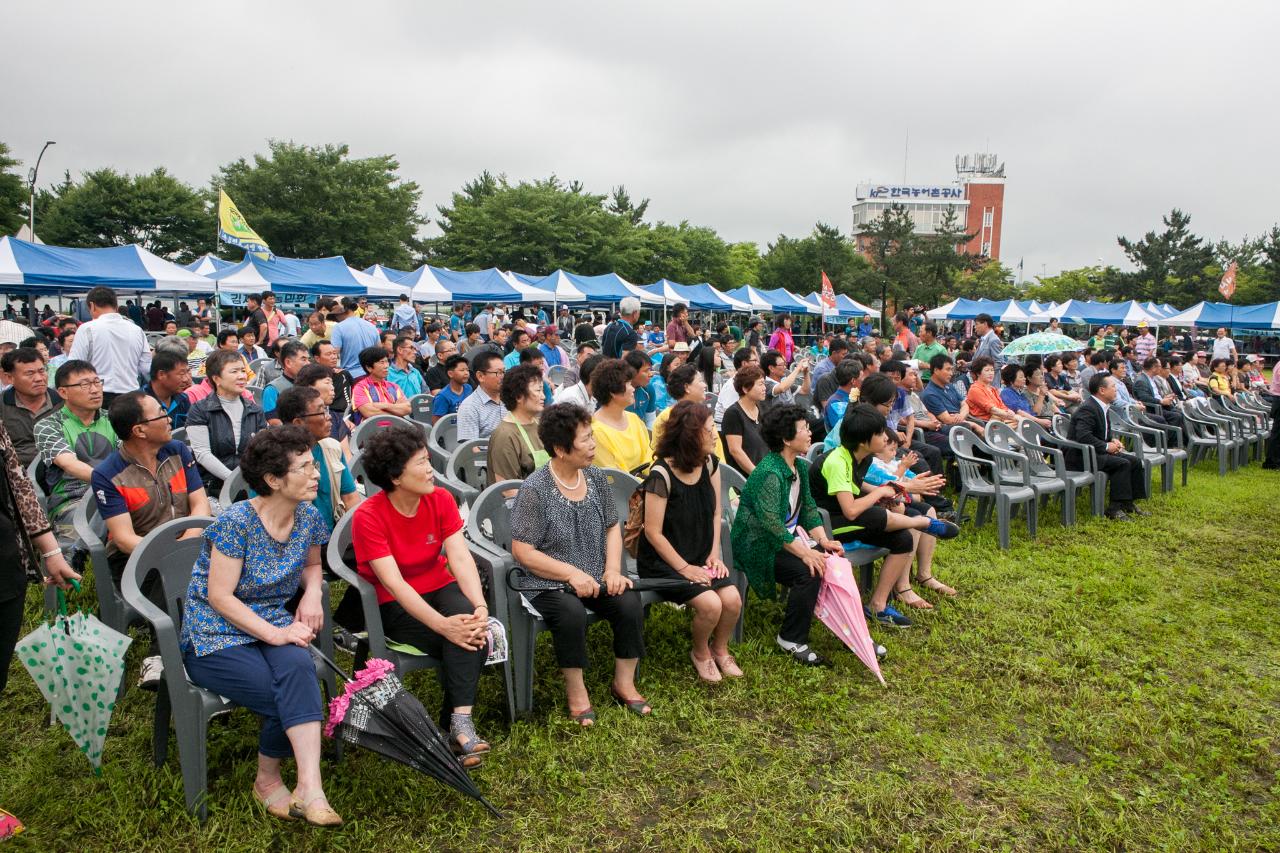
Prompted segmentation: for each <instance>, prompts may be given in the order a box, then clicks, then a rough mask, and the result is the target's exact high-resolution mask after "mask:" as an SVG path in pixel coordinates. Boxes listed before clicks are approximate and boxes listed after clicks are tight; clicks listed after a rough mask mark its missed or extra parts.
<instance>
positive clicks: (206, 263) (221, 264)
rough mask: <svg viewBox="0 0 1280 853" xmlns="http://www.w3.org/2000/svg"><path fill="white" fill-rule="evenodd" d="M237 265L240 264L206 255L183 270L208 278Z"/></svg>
mask: <svg viewBox="0 0 1280 853" xmlns="http://www.w3.org/2000/svg"><path fill="white" fill-rule="evenodd" d="M236 263H238V262H237V261H228V260H224V259H223V258H220V257H218V256H217V255H212V254H204V255H201V256H200V257H198V258H196V259H195V260H194V261H192V262H191V263H189V264H187V265H186V266H184V267H183V269H186V270H190V271H191V272H193V273H196V274H197V275H205V276H207V275H208V274H209V273H213V272H217V271H218V270H225V269H226V268H227V267H234V266H235V265H236Z"/></svg>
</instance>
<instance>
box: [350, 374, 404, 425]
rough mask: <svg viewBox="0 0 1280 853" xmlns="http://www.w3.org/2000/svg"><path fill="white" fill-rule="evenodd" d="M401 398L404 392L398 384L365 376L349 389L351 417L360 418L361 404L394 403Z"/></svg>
mask: <svg viewBox="0 0 1280 853" xmlns="http://www.w3.org/2000/svg"><path fill="white" fill-rule="evenodd" d="M403 399H404V392H403V391H401V390H400V386H399V385H393V384H392V383H390V382H387V381H385V380H384V381H379V380H377V379H374V378H373V377H371V376H366V377H364V378H363V379H361V380H360V381H359V382H357V383H356V384H355V387H353V388H352V389H351V417H352V419H354V420H355V421H357V422H358V421H360V420H361V418H362V415H361V414H360V407H361V406H367V405H369V404H370V403H396V402H399V401H400V400H403Z"/></svg>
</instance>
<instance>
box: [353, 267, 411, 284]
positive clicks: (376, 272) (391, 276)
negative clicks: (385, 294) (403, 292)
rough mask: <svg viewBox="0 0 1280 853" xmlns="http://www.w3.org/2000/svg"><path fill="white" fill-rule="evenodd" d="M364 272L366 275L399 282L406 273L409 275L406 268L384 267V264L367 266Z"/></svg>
mask: <svg viewBox="0 0 1280 853" xmlns="http://www.w3.org/2000/svg"><path fill="white" fill-rule="evenodd" d="M363 272H364V274H365V275H371V276H373V277H374V278H376V279H381V280H382V281H389V282H397V281H399V280H400V279H402V278H404V277H405V276H406V275H408V273H407V272H405V271H404V270H397V269H392V268H391V267H384V266H383V265H382V264H374V265H373V266H370V267H366V268H365V269H364V270H363Z"/></svg>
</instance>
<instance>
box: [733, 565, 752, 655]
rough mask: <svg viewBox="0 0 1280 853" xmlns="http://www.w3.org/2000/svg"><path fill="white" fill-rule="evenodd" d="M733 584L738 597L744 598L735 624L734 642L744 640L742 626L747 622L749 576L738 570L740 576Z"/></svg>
mask: <svg viewBox="0 0 1280 853" xmlns="http://www.w3.org/2000/svg"><path fill="white" fill-rule="evenodd" d="M733 585H734V586H735V587H737V589H738V598H740V599H741V600H742V609H741V610H740V611H739V612H738V624H736V625H734V626H733V642H734V643H735V644H736V643H741V642H742V626H743V625H745V624H746V623H747V589H748V586H749V585H748V583H747V576H746V575H745V574H743V573H742V572H738V576H737V577H736V578H734V583H733Z"/></svg>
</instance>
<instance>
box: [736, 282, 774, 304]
mask: <svg viewBox="0 0 1280 853" xmlns="http://www.w3.org/2000/svg"><path fill="white" fill-rule="evenodd" d="M725 296H731V297H733V298H734V299H736V300H738V301H739V302H741V303H743V304H745V305H749V306H751V310H752V311H773V310H774V307H773V301H772V300H771V299H768V298H767V297H765V295H764V294H763V293H761V292H760V291H759V290H757V289H756V288H754V287H752V286H751V285H749V284H744V285H742V287H735V288H734V289H733V290H726V291H725Z"/></svg>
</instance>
